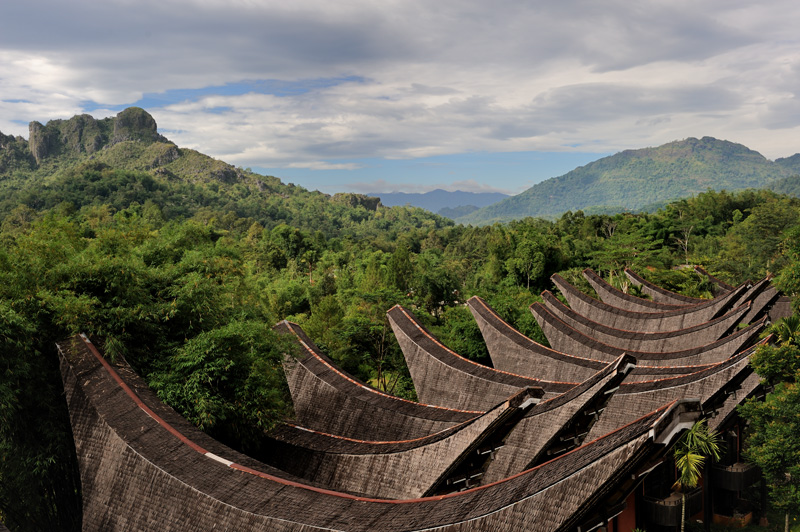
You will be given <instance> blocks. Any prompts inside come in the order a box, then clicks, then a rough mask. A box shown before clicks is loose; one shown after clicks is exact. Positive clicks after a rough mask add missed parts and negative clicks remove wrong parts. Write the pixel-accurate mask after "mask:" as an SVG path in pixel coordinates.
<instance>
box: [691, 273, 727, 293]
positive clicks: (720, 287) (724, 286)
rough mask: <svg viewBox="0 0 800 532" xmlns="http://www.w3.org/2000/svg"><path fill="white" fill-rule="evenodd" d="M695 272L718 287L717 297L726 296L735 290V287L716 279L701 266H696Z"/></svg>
mask: <svg viewBox="0 0 800 532" xmlns="http://www.w3.org/2000/svg"><path fill="white" fill-rule="evenodd" d="M694 271H695V272H697V273H698V274H699V275H702V276H703V277H706V278H707V279H708V280H709V281H711V283H712V284H713V285H714V286H715V287H716V290H717V292H716V293H715V295H720V294H725V293H727V292H730V291H732V290H734V289H735V288H734V287H733V286H731V285H729V284H728V283H726V282H725V281H723V280H722V279H718V278H716V277H714V276H713V275H711V274H710V273H708V272H707V271H706V270H704V269H703V268H702V267H700V266H695V267H694Z"/></svg>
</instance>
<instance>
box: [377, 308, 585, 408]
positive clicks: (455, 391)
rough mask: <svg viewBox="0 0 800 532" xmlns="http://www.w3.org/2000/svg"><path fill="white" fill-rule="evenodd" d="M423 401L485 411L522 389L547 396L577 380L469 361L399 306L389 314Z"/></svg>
mask: <svg viewBox="0 0 800 532" xmlns="http://www.w3.org/2000/svg"><path fill="white" fill-rule="evenodd" d="M386 314H387V316H388V317H389V323H390V324H391V326H392V329H393V330H394V334H395V337H396V338H397V341H398V343H399V344H400V348H401V349H402V350H403V355H404V356H405V358H406V365H407V366H408V371H409V372H410V373H411V380H413V381H414V388H415V389H416V391H417V397H419V398H420V400H422V401H424V402H426V403H431V404H437V405H440V406H447V407H451V408H461V409H465V410H486V409H487V408H489V407H490V406H491V405H494V404H497V403H498V402H499V401H501V400H502V398H504V397H508V396H509V395H511V394H513V393H515V392H517V391H519V390H520V389H521V388H527V387H540V388H542V389H543V390H544V393H545V397H553V396H555V395H558V394H561V393H563V392H565V391H567V390H569V389H570V388H572V387H573V386H575V385H576V384H578V383H577V382H558V381H546V380H542V379H534V378H530V377H523V376H521V375H516V374H514V373H508V372H504V371H498V370H495V369H492V368H489V367H487V366H484V365H482V364H478V363H477V362H473V361H471V360H468V359H466V358H464V357H462V356H460V355H458V354H457V353H455V352H454V351H452V350H450V349H448V348H447V347H445V346H444V345H442V344H441V342H439V341H438V340H437V339H436V338H434V337H433V335H432V334H431V333H430V332H428V331H427V330H426V329H425V328H424V327H423V326H422V325H421V324H420V323H419V321H417V319H416V318H415V317H414V316H413V314H411V312H409V311H408V310H406V309H404V308H403V307H401V306H400V305H397V306H395V307H392V308H391V309H390V310H389V312H387V313H386Z"/></svg>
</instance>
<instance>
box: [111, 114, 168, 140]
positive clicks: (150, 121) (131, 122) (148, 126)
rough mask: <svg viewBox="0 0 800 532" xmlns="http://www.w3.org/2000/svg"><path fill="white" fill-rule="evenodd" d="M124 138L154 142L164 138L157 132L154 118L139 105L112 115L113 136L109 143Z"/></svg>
mask: <svg viewBox="0 0 800 532" xmlns="http://www.w3.org/2000/svg"><path fill="white" fill-rule="evenodd" d="M126 140H138V141H142V142H156V141H159V140H162V141H163V140H166V139H164V138H163V137H162V136H161V135H159V134H158V126H157V125H156V121H155V119H154V118H153V117H152V116H151V115H150V113H148V112H147V111H145V110H144V109H142V108H140V107H128V108H127V109H125V110H124V111H122V112H121V113H119V114H118V115H117V116H116V117H114V137H113V138H112V140H111V144H116V143H117V142H123V141H126Z"/></svg>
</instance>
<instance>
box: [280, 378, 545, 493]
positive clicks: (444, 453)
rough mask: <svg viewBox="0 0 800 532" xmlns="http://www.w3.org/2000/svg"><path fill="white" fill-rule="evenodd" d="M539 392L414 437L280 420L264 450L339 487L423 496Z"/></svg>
mask: <svg viewBox="0 0 800 532" xmlns="http://www.w3.org/2000/svg"><path fill="white" fill-rule="evenodd" d="M540 395H541V392H539V393H532V390H530V389H526V390H522V391H521V392H520V393H518V394H516V395H515V396H514V397H511V398H509V399H508V400H506V401H504V402H503V403H501V404H499V405H497V406H496V407H495V408H492V409H490V410H489V411H488V412H486V413H485V414H483V415H481V416H479V417H477V418H475V419H473V420H470V421H467V422H465V423H462V424H460V425H456V426H455V427H451V428H449V429H446V430H443V431H442V432H439V433H436V434H432V435H430V436H427V437H423V438H417V439H413V440H402V441H389V442H376V441H364V440H355V439H351V438H342V437H340V436H333V435H330V434H324V433H321V432H317V431H311V430H308V429H306V428H303V427H297V426H289V425H281V426H279V427H277V428H276V429H275V430H274V431H272V432H271V433H270V437H271V438H270V440H268V450H267V452H266V453H265V454H266V455H268V456H269V458H268V459H267V462H268V463H269V464H270V465H272V466H274V467H277V468H278V469H281V470H283V471H286V472H289V473H291V474H292V475H294V476H297V477H300V478H304V479H308V480H310V481H312V482H314V483H315V484H319V485H324V486H325V487H327V488H329V489H332V490H335V491H343V492H347V493H351V494H356V495H362V496H368V497H373V498H387V499H413V498H418V497H422V496H424V495H431V494H434V493H436V492H437V489H441V488H440V487H441V486H446V484H447V481H448V480H449V479H448V478H447V475H448V472H450V471H453V470H455V469H457V468H458V466H459V464H460V463H461V462H462V461H464V460H466V459H467V458H468V457H469V458H470V459H473V458H474V457H472V456H471V455H472V454H474V453H473V451H474V450H476V449H478V448H479V447H480V446H482V445H483V443H484V442H487V441H491V440H494V439H499V438H502V437H503V436H505V432H504V433H503V434H502V435H500V436H499V438H498V436H496V433H497V431H499V430H503V431H507V430H508V429H507V428H506V425H509V424H510V426H513V425H514V424H516V422H517V421H518V420H519V419H520V418H521V417H522V416H523V415H524V414H525V412H526V411H528V410H529V409H530V408H531V407H533V405H535V403H536V401H532V400H530V399H534V398H538V396H540ZM519 471H522V469H520V470H519ZM519 471H515V472H519ZM506 476H508V475H506Z"/></svg>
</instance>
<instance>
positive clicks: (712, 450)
mask: <svg viewBox="0 0 800 532" xmlns="http://www.w3.org/2000/svg"><path fill="white" fill-rule="evenodd" d="M719 445H720V439H719V436H718V435H717V434H716V432H714V431H713V430H709V428H708V425H706V423H705V421H698V422H696V423H695V424H694V425H692V428H691V429H689V430H688V431H686V433H685V434H684V435H683V436H681V438H680V440H678V443H677V444H676V446H675V451H674V456H675V466H676V467H677V468H678V479H677V480H676V481H675V484H673V488H674V489H678V490H680V491H681V532H683V530H684V526H685V524H686V490H687V489H692V488H696V487H697V483H698V482H699V481H700V475H701V474H702V472H703V465H704V464H705V461H706V458H708V457H712V458H714V460H719Z"/></svg>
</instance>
